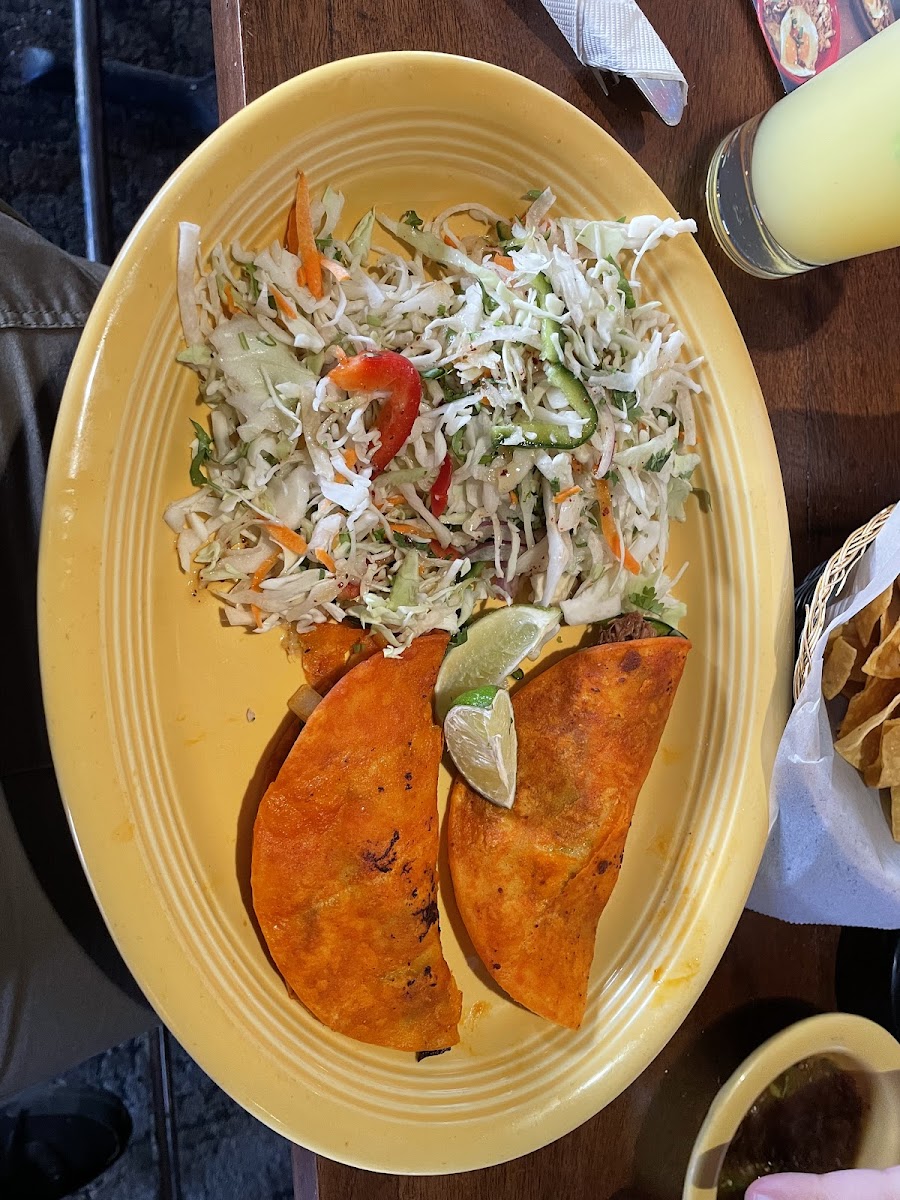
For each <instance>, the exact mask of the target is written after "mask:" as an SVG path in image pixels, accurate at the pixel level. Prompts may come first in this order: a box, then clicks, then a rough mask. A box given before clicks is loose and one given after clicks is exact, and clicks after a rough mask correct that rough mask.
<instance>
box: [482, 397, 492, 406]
mask: <svg viewBox="0 0 900 1200" xmlns="http://www.w3.org/2000/svg"><path fill="white" fill-rule="evenodd" d="M481 407H482V408H490V407H491V402H490V400H488V398H487V396H482V397H481Z"/></svg>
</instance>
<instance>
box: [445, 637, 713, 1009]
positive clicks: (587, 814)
mask: <svg viewBox="0 0 900 1200" xmlns="http://www.w3.org/2000/svg"><path fill="white" fill-rule="evenodd" d="M628 615H629V616H631V614H628ZM638 619H639V620H642V619H643V618H638ZM625 628H627V630H630V631H631V632H634V631H635V630H637V629H639V628H640V626H639V625H638V622H637V621H632V620H629V622H628V624H627V627H623V626H620V627H619V632H622V631H623V629H625ZM689 650H690V642H689V641H688V640H687V639H686V638H683V637H670V636H657V635H656V633H655V632H654V635H653V636H652V637H647V638H640V639H635V638H628V639H626V640H624V641H622V640H615V641H606V642H604V643H602V644H600V645H597V646H590V647H588V648H586V649H582V650H578V651H576V652H575V653H573V654H570V655H568V656H566V657H565V658H562V659H559V660H558V661H557V662H555V663H553V664H551V665H550V666H549V667H547V669H546V670H545V671H543V672H542V673H540V674H537V675H534V676H532V678H531V679H529V681H528V682H527V683H525V685H524V686H523V687H522V688H520V689H519V690H518V691H517V692H516V693H515V695H514V696H513V711H514V712H515V718H516V730H517V733H518V742H519V747H518V785H517V789H516V802H515V804H514V805H513V807H512V808H511V809H500V808H498V807H497V806H496V805H491V804H486V803H485V802H484V800H483V799H482V798H481V797H480V796H479V795H478V793H477V792H475V791H474V790H473V789H471V788H469V787H468V785H467V784H466V783H465V782H464V781H463V780H460V779H457V780H456V782H455V783H454V785H453V789H452V791H451V793H450V805H449V817H448V834H447V845H448V851H449V859H450V872H451V875H452V878H453V886H454V891H455V893H456V902H457V906H458V908H459V913H460V916H461V917H462V920H463V922H464V924H465V926H466V930H467V931H468V934H469V937H470V938H471V939H472V943H473V945H474V947H475V949H476V951H477V952H478V954H479V956H480V957H481V960H482V962H483V963H484V964H485V966H486V968H487V969H488V971H489V972H490V973H491V974H492V975H493V976H494V978H495V979H496V980H497V982H498V983H499V984H500V985H501V986H502V987H503V988H504V989H505V991H506V992H507V993H508V994H509V995H510V996H511V997H512V999H513V1000H516V1001H518V1002H519V1003H520V1004H522V1005H523V1006H524V1007H526V1008H529V1009H531V1011H532V1012H535V1013H537V1014H538V1015H539V1016H543V1017H546V1018H547V1019H548V1020H551V1021H555V1022H557V1023H558V1024H560V1025H564V1026H566V1027H567V1028H571V1029H577V1028H578V1026H579V1025H580V1023H581V1021H582V1018H583V1016H584V1011H585V1006H586V1003H587V985H588V979H589V975H590V969H591V962H592V960H593V956H594V945H595V942H596V930H597V922H598V920H599V919H600V916H601V914H602V912H603V909H604V908H605V907H606V904H607V902H608V900H609V897H610V895H611V894H612V891H613V888H614V886H615V884H616V880H617V879H618V875H619V869H620V866H621V863H622V856H623V852H624V846H625V839H626V836H627V833H628V829H629V827H630V825H631V818H632V814H633V811H634V806H635V803H636V801H637V797H638V793H639V792H640V789H641V787H642V786H643V783H644V780H645V779H646V777H647V774H648V773H649V771H650V766H651V764H652V762H653V758H654V755H655V754H656V750H657V747H658V745H659V741H660V738H661V736H662V732H663V729H664V727H665V724H666V721H667V720H668V716H669V711H670V709H671V705H672V700H673V697H674V694H675V688H676V686H677V684H678V681H679V680H680V678H681V674H682V671H683V669H684V663H685V659H686V658H687V654H688V652H689ZM626 659H628V660H636V661H635V662H634V666H633V669H631V670H627V671H626V670H625V669H624V667H625V664H626ZM498 877H500V878H502V879H503V885H504V886H503V890H502V891H500V890H499V889H498V887H497V879H498ZM499 964H502V968H501V966H500V965H499Z"/></svg>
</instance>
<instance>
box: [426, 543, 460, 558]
mask: <svg viewBox="0 0 900 1200" xmlns="http://www.w3.org/2000/svg"><path fill="white" fill-rule="evenodd" d="M428 549H429V550H430V551H431V553H432V554H433V555H434V556H435V557H436V558H459V552H458V551H456V550H454V549H453V547H452V546H442V545H441V543H440V542H439V541H438V540H437V538H435V539H434V541H431V542H429V543H428Z"/></svg>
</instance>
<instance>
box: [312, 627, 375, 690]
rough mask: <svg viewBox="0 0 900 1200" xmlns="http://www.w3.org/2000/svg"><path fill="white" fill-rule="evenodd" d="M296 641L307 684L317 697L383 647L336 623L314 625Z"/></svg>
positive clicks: (371, 635)
mask: <svg viewBox="0 0 900 1200" xmlns="http://www.w3.org/2000/svg"><path fill="white" fill-rule="evenodd" d="M297 641H298V642H299V644H300V664H301V666H302V667H303V674H304V676H305V677H306V682H307V683H308V684H309V686H310V687H311V688H314V689H315V690H316V691H317V692H318V693H319V695H320V696H324V695H325V693H326V692H327V691H329V689H330V688H333V687H334V685H335V684H336V683H337V681H338V680H339V679H342V678H343V677H344V676H345V675H346V674H347V672H348V671H349V670H351V668H353V667H356V666H358V665H359V664H360V663H362V662H365V661H366V659H367V658H371V657H372V656H373V654H377V653H378V651H379V650H380V649H381V648H382V646H383V645H384V642H382V641H380V640H379V639H378V638H377V637H376V636H375V635H374V634H372V633H365V632H364V631H363V630H362V629H356V628H354V627H353V626H352V625H345V624H344V623H343V622H338V621H326V622H325V623H324V624H322V625H317V626H316V627H315V629H311V630H309V632H308V633H301V634H299V635H298V636H297Z"/></svg>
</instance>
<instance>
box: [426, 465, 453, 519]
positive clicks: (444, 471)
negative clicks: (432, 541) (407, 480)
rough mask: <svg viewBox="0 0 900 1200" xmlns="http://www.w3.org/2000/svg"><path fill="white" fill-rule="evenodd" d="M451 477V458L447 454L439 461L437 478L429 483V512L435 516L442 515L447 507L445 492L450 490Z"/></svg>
mask: <svg viewBox="0 0 900 1200" xmlns="http://www.w3.org/2000/svg"><path fill="white" fill-rule="evenodd" d="M452 477H453V459H452V458H451V457H450V455H449V454H448V455H447V457H446V458H445V459H444V461H443V462H442V463H441V469H440V470H439V471H438V473H437V479H436V480H435V481H434V483H433V484H432V485H431V496H430V500H431V512H432V514H433V515H434V516H435V517H442V516H443V515H444V513H445V511H446V509H447V494H448V492H449V491H450V480H451V478H452Z"/></svg>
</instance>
